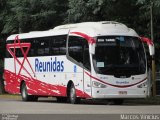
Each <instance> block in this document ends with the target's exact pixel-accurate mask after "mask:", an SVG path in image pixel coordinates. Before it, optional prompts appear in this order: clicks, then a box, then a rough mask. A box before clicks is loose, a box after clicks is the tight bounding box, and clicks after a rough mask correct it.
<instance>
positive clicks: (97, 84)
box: [92, 81, 107, 88]
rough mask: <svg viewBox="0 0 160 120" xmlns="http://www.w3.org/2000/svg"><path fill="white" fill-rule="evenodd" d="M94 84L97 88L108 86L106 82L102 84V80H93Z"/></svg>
mask: <svg viewBox="0 0 160 120" xmlns="http://www.w3.org/2000/svg"><path fill="white" fill-rule="evenodd" d="M92 86H93V87H96V88H106V87H107V86H106V85H104V84H102V83H100V82H97V81H93V82H92Z"/></svg>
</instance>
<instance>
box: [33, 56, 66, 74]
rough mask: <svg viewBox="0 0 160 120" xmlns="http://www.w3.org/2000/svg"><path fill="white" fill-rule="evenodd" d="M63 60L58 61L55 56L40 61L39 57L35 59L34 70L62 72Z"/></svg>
mask: <svg viewBox="0 0 160 120" xmlns="http://www.w3.org/2000/svg"><path fill="white" fill-rule="evenodd" d="M63 64H64V61H58V60H57V57H55V58H54V59H52V57H51V59H50V60H49V61H41V60H40V59H38V58H36V59H35V72H63V71H64V65H63Z"/></svg>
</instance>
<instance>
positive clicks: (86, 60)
mask: <svg viewBox="0 0 160 120" xmlns="http://www.w3.org/2000/svg"><path fill="white" fill-rule="evenodd" d="M83 66H84V69H83V77H84V78H83V80H84V85H83V86H84V95H85V97H89V96H91V77H90V75H89V74H90V73H91V63H90V55H89V46H88V43H84V52H83Z"/></svg>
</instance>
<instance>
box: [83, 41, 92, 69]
mask: <svg viewBox="0 0 160 120" xmlns="http://www.w3.org/2000/svg"><path fill="white" fill-rule="evenodd" d="M83 42H84V58H83V63H84V67H85V68H87V69H88V70H91V64H90V56H89V45H88V42H87V41H86V40H84V41H83Z"/></svg>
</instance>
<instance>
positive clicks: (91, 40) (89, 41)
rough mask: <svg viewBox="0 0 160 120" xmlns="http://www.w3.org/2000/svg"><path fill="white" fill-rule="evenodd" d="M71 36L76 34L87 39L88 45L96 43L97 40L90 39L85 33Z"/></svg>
mask: <svg viewBox="0 0 160 120" xmlns="http://www.w3.org/2000/svg"><path fill="white" fill-rule="evenodd" d="M71 34H76V35H79V36H81V37H83V38H85V39H86V40H87V41H88V43H90V44H94V43H96V40H95V39H94V38H93V37H90V36H89V35H87V34H84V33H81V32H71Z"/></svg>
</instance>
